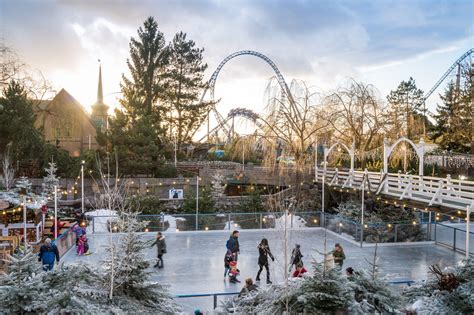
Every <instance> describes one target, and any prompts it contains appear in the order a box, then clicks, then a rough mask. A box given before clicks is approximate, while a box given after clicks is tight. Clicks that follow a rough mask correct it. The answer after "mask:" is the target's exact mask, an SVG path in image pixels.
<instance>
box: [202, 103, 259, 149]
mask: <svg viewBox="0 0 474 315" xmlns="http://www.w3.org/2000/svg"><path fill="white" fill-rule="evenodd" d="M236 117H244V118H246V119H248V120H250V121H251V122H253V123H254V124H255V125H256V126H257V127H258V128H260V129H263V127H264V126H263V124H262V118H261V117H260V115H259V114H257V113H255V112H254V111H252V110H250V109H247V108H233V109H232V110H231V111H230V112H229V114H228V115H227V117H226V118H225V119H224V118H223V123H222V124H218V125H217V126H216V127H214V128H213V129H212V130H210V131H209V134H213V133H214V132H216V131H218V130H219V129H223V128H224V127H223V126H225V125H226V124H227V123H228V122H229V121H231V120H232V119H234V118H236ZM227 132H228V138H229V137H230V136H231V135H230V133H231V132H232V130H228V131H227ZM207 136H208V135H205V136H204V137H202V138H201V139H199V140H198V142H201V141H203V140H204V139H205V138H206V137H207Z"/></svg>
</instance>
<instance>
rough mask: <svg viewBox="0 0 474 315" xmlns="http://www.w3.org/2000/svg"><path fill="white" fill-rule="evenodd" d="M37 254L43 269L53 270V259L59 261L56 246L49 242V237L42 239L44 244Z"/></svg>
mask: <svg viewBox="0 0 474 315" xmlns="http://www.w3.org/2000/svg"><path fill="white" fill-rule="evenodd" d="M38 256H39V258H38V261H41V262H42V263H43V269H44V270H45V271H48V270H53V267H54V260H55V259H56V261H57V262H59V252H58V248H57V247H56V245H54V244H51V239H50V238H47V239H46V240H45V241H44V244H43V245H42V246H41V248H40V252H39V254H38Z"/></svg>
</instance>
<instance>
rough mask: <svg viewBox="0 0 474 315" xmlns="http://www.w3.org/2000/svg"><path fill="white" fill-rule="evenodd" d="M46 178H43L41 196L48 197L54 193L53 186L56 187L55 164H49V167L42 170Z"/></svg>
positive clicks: (57, 182)
mask: <svg viewBox="0 0 474 315" xmlns="http://www.w3.org/2000/svg"><path fill="white" fill-rule="evenodd" d="M44 170H45V171H46V176H45V177H43V194H45V195H47V196H50V195H52V194H53V193H54V186H58V184H59V178H58V177H57V176H56V171H57V170H58V168H57V167H56V163H54V162H49V167H48V168H45V169H44Z"/></svg>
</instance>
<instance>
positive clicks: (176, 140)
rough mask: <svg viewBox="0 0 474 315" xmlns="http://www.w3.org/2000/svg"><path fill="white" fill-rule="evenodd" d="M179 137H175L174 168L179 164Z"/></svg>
mask: <svg viewBox="0 0 474 315" xmlns="http://www.w3.org/2000/svg"><path fill="white" fill-rule="evenodd" d="M177 155H178V136H175V137H174V167H176V165H177V164H178V157H177Z"/></svg>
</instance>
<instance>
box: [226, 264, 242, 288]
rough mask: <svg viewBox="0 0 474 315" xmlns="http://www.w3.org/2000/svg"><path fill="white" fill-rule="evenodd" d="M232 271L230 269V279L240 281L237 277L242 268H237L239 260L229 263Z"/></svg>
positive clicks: (232, 281) (234, 281)
mask: <svg viewBox="0 0 474 315" xmlns="http://www.w3.org/2000/svg"><path fill="white" fill-rule="evenodd" d="M229 266H230V271H229V280H230V282H231V283H240V280H239V279H237V276H238V275H239V274H240V270H239V269H237V262H236V261H231V262H230V263H229Z"/></svg>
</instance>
